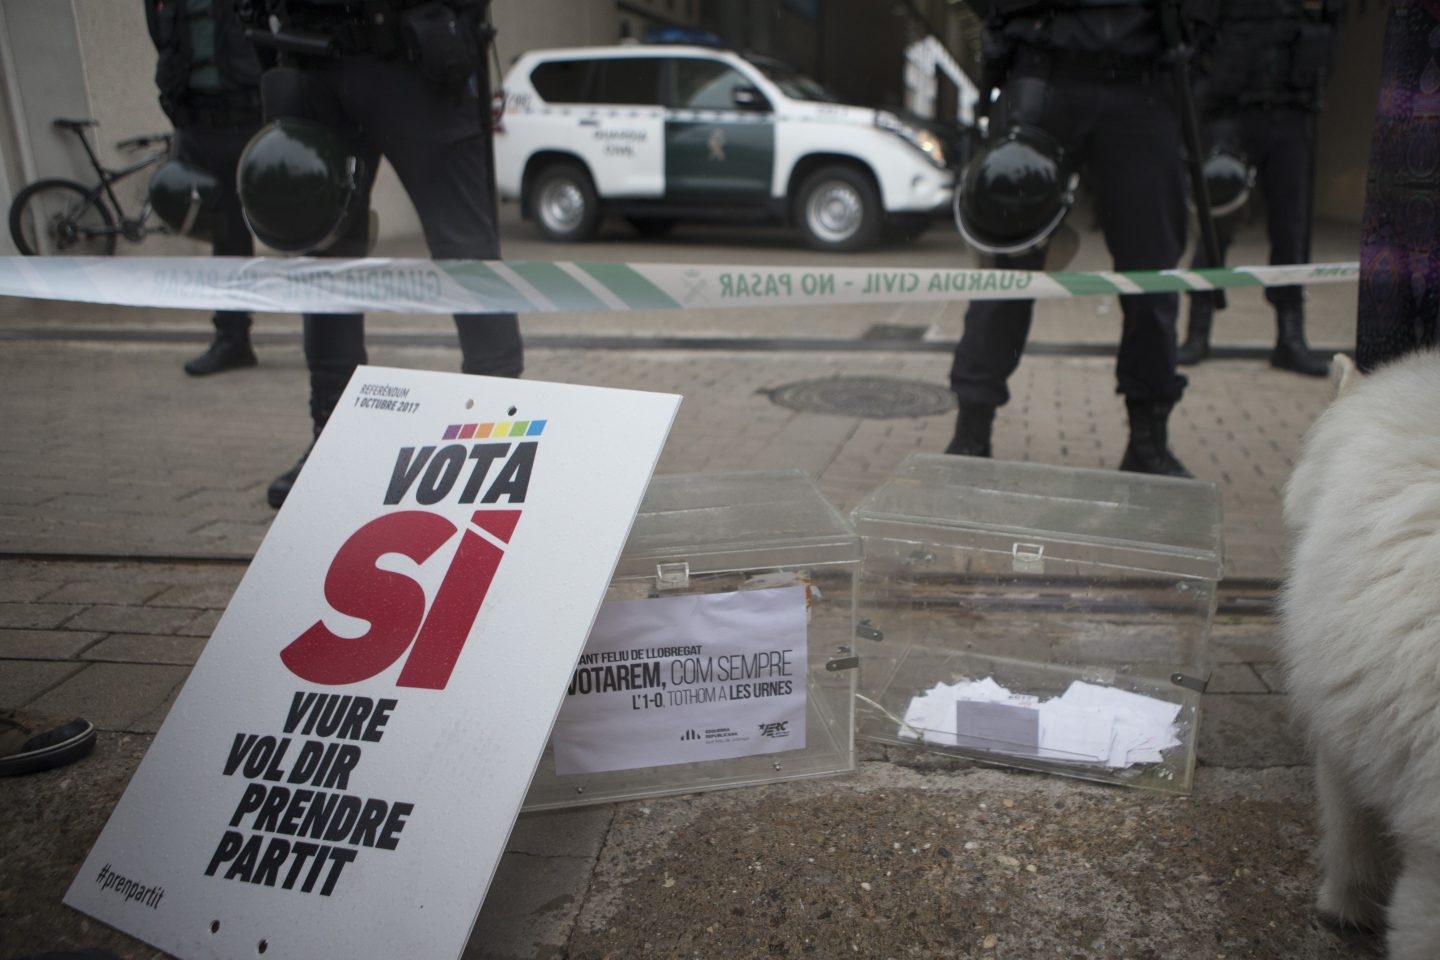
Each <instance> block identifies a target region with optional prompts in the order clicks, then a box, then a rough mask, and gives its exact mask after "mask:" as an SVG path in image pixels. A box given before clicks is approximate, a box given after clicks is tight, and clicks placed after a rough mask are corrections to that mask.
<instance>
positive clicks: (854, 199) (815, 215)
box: [795, 166, 884, 253]
mask: <svg viewBox="0 0 1440 960" xmlns="http://www.w3.org/2000/svg"><path fill="white" fill-rule="evenodd" d="M883 219H884V211H882V210H881V209H880V194H879V193H878V192H877V191H876V189H875V184H874V183H873V182H872V181H871V180H870V178H869V176H867V175H866V174H864V173H862V172H860V171H859V170H856V169H855V168H853V167H844V166H830V167H821V168H820V169H818V170H816V171H815V172H814V173H812V174H810V175H809V176H807V177H806V178H805V179H804V180H803V181H802V182H801V184H800V189H799V191H798V192H797V194H796V200H795V222H796V223H797V224H798V225H799V227H800V231H801V233H802V234H803V235H804V237H805V242H806V244H807V245H809V246H810V247H812V248H814V249H816V250H831V251H836V252H846V253H848V252H852V251H856V250H866V249H869V248H870V247H873V246H875V244H876V243H877V242H878V241H879V239H880V228H881V225H882V221H883Z"/></svg>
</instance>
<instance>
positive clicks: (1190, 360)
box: [1175, 294, 1215, 367]
mask: <svg viewBox="0 0 1440 960" xmlns="http://www.w3.org/2000/svg"><path fill="white" fill-rule="evenodd" d="M1214 322H1215V301H1214V300H1212V299H1210V297H1208V296H1205V295H1203V294H1201V295H1198V296H1194V297H1191V298H1190V330H1189V332H1188V333H1186V334H1185V342H1184V343H1182V344H1180V352H1179V353H1178V354H1176V356H1175V360H1176V362H1177V363H1179V364H1180V366H1182V367H1193V366H1194V365H1195V364H1197V363H1199V362H1200V361H1201V360H1204V359H1205V358H1206V357H1208V356H1210V328H1211V326H1212V325H1213V324H1214Z"/></svg>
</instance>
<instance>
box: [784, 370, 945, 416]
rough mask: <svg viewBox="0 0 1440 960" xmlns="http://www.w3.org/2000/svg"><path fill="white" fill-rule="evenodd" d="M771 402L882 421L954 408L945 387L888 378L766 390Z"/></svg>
mask: <svg viewBox="0 0 1440 960" xmlns="http://www.w3.org/2000/svg"><path fill="white" fill-rule="evenodd" d="M765 393H766V395H768V396H769V397H770V400H771V402H773V403H777V404H779V405H780V406H782V407H787V408H789V409H791V410H799V411H800V412H802V413H834V414H840V415H842V416H848V417H870V418H874V419H877V420H885V419H890V418H894V417H931V416H934V415H935V414H938V413H944V412H946V411H947V410H953V409H954V408H955V397H954V395H953V394H952V393H951V392H950V391H949V390H947V389H946V388H944V387H939V386H936V385H934V384H930V383H917V382H915V381H914V380H895V379H892V378H889V377H830V378H828V379H825V380H803V381H801V382H799V383H787V384H785V385H784V386H783V387H776V388H775V389H773V390H767V391H765Z"/></svg>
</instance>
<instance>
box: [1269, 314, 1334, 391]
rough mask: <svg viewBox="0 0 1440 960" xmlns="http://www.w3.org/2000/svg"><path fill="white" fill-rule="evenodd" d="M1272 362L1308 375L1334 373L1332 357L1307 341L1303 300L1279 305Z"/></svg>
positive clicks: (1317, 375) (1285, 368) (1273, 364)
mask: <svg viewBox="0 0 1440 960" xmlns="http://www.w3.org/2000/svg"><path fill="white" fill-rule="evenodd" d="M1270 366H1272V367H1274V368H1275V369H1277V370H1289V371H1292V372H1293V373H1300V374H1304V375H1305V376H1307V377H1325V376H1329V375H1330V361H1329V359H1328V358H1326V357H1323V356H1321V355H1319V354H1316V353H1312V352H1311V351H1310V346H1309V345H1308V344H1307V343H1306V342H1305V312H1304V310H1303V309H1302V308H1301V307H1300V305H1299V304H1296V303H1287V304H1283V305H1281V306H1278V307H1276V308H1275V349H1274V350H1273V351H1271V353H1270Z"/></svg>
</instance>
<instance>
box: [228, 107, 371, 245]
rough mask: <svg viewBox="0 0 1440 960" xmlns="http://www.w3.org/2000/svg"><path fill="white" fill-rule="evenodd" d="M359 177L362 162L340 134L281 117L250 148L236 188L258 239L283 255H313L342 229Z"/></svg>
mask: <svg viewBox="0 0 1440 960" xmlns="http://www.w3.org/2000/svg"><path fill="white" fill-rule="evenodd" d="M359 178H360V162H359V159H358V157H357V156H356V155H355V153H354V151H352V150H350V149H349V148H348V147H347V146H346V144H345V143H344V141H343V140H342V139H341V138H340V136H339V135H338V134H336V133H335V132H333V131H332V130H330V129H329V128H327V127H325V126H323V125H321V124H319V123H315V122H314V121H309V120H301V119H296V118H281V119H278V120H273V121H271V122H270V123H268V124H266V125H265V126H264V127H262V128H261V129H260V131H259V132H258V133H256V134H255V136H254V137H252V138H251V140H250V142H249V143H248V144H247V145H246V147H245V150H244V152H243V153H242V154H241V156H240V164H239V170H238V173H237V188H238V190H239V193H240V205H241V208H242V209H243V210H244V211H245V220H246V222H247V223H249V225H250V229H251V230H252V231H253V232H254V233H255V236H256V237H258V238H260V240H261V241H262V242H263V243H265V244H267V245H268V246H271V247H274V248H275V249H276V250H279V251H281V252H284V253H311V252H315V251H319V250H323V249H325V248H326V247H328V246H329V245H330V244H332V243H333V242H334V241H335V240H336V239H337V238H338V237H339V236H340V234H341V233H342V232H343V231H344V229H345V225H346V221H347V214H348V212H349V208H350V202H351V200H352V198H353V197H354V195H355V191H356V189H357V185H358V183H359Z"/></svg>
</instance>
